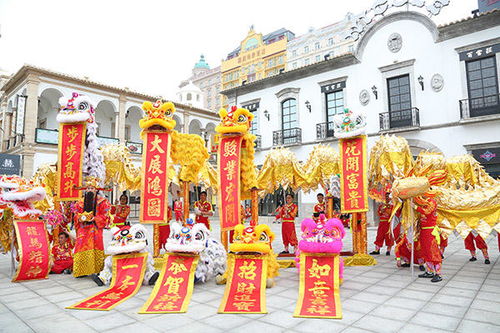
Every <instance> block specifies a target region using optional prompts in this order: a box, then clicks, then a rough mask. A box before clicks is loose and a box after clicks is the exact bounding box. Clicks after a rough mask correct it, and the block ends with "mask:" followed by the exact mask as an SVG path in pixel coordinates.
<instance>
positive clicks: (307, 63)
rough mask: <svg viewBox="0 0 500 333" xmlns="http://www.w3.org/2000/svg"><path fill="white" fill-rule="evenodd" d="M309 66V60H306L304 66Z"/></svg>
mask: <svg viewBox="0 0 500 333" xmlns="http://www.w3.org/2000/svg"><path fill="white" fill-rule="evenodd" d="M307 65H309V58H306V59H304V66H307Z"/></svg>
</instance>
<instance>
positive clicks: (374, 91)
mask: <svg viewBox="0 0 500 333" xmlns="http://www.w3.org/2000/svg"><path fill="white" fill-rule="evenodd" d="M372 93H373V94H374V95H375V99H378V91H377V86H375V85H373V87H372Z"/></svg>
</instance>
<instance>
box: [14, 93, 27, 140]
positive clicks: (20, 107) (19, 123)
mask: <svg viewBox="0 0 500 333" xmlns="http://www.w3.org/2000/svg"><path fill="white" fill-rule="evenodd" d="M27 98H28V96H24V95H17V108H16V110H17V111H16V134H20V135H23V134H24V118H25V117H24V116H25V114H26V99H27Z"/></svg>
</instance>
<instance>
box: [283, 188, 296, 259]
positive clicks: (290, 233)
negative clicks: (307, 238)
mask: <svg viewBox="0 0 500 333" xmlns="http://www.w3.org/2000/svg"><path fill="white" fill-rule="evenodd" d="M297 212H298V207H297V205H296V204H294V203H293V194H287V195H286V204H285V205H284V206H283V209H282V215H281V218H282V220H283V223H282V225H281V236H282V237H283V245H284V246H285V250H284V251H283V252H281V253H282V254H287V253H290V252H288V246H289V245H291V246H293V253H295V250H296V248H297V244H298V242H297V233H296V232H295V218H296V217H297Z"/></svg>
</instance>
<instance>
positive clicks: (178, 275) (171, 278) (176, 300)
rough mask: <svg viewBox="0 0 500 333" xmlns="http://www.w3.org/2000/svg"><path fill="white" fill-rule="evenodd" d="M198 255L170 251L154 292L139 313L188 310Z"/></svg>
mask: <svg viewBox="0 0 500 333" xmlns="http://www.w3.org/2000/svg"><path fill="white" fill-rule="evenodd" d="M197 265H198V255H189V254H179V253H175V254H174V253H169V254H168V255H166V259H165V263H164V264H163V267H162V271H161V274H160V277H159V279H158V281H157V282H156V284H155V286H154V289H153V292H152V293H151V295H150V296H149V298H148V300H147V301H146V303H145V304H144V306H143V307H142V309H141V310H140V311H139V313H179V312H186V311H187V308H188V305H189V302H190V301H191V295H192V294H193V287H194V273H195V272H196V266H197Z"/></svg>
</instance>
